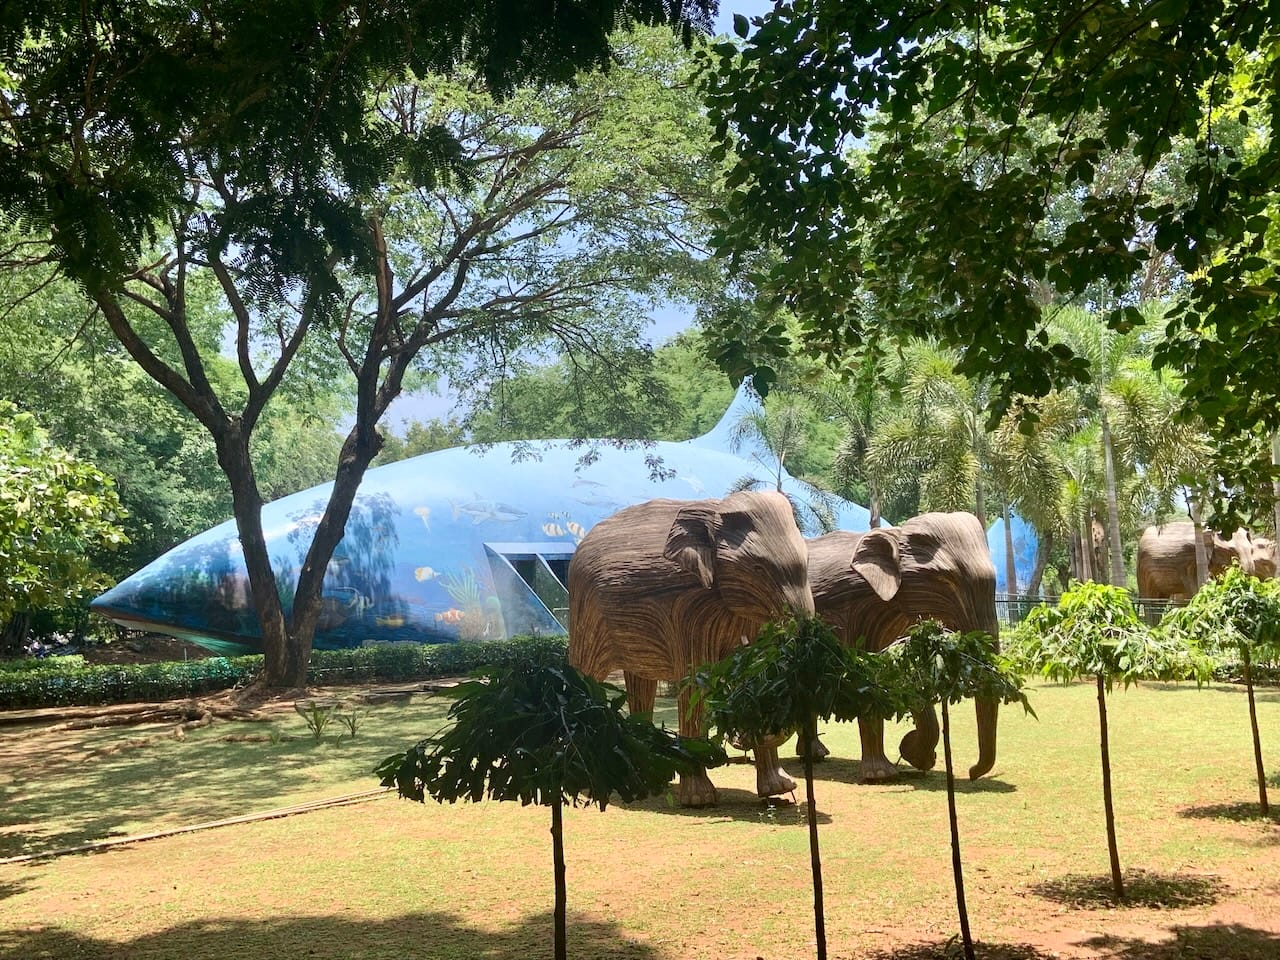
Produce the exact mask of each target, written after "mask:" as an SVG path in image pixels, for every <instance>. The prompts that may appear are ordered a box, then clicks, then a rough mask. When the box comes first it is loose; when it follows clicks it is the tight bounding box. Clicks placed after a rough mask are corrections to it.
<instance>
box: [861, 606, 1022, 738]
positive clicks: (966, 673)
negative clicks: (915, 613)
mask: <svg viewBox="0 0 1280 960" xmlns="http://www.w3.org/2000/svg"><path fill="white" fill-rule="evenodd" d="M884 656H885V657H887V658H888V659H889V661H890V662H891V663H892V664H893V667H894V669H895V671H896V674H897V677H896V682H897V684H898V685H899V686H900V687H901V688H902V689H903V690H904V691H908V692H909V695H910V696H911V697H914V698H915V699H916V701H917V702H916V703H914V704H912V703H908V704H907V706H906V709H905V710H903V709H899V711H898V714H897V715H898V716H900V717H901V716H905V715H906V714H907V713H909V712H910V711H911V709H912V708H913V707H917V708H918V707H921V706H927V705H929V704H933V703H940V702H942V701H944V700H945V701H946V702H947V703H958V702H959V701H961V700H963V699H966V698H970V697H985V698H988V699H991V700H995V701H998V702H999V703H1020V704H1022V708H1023V710H1025V711H1026V712H1027V713H1029V714H1031V715H1032V716H1035V711H1034V710H1032V709H1031V704H1030V702H1029V701H1028V700H1027V695H1026V694H1025V693H1024V692H1023V691H1022V674H1021V671H1019V670H1018V669H1017V667H1016V666H1015V664H1014V662H1013V661H1012V660H1011V659H1010V658H1008V657H1006V656H1003V655H1001V653H1000V651H999V649H998V646H997V644H996V641H995V638H994V637H992V636H990V635H989V634H986V633H983V632H981V631H969V632H966V633H955V632H953V631H951V630H948V629H947V628H946V627H944V626H943V625H942V624H940V623H938V622H937V621H936V620H924V621H921V622H920V623H917V624H914V625H913V626H912V627H911V628H910V629H909V630H908V631H907V635H906V636H905V637H903V638H902V639H900V640H898V641H897V642H896V643H893V644H891V645H890V646H889V647H888V648H887V649H886V650H885V651H884Z"/></svg>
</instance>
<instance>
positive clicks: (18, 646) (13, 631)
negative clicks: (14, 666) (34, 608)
mask: <svg viewBox="0 0 1280 960" xmlns="http://www.w3.org/2000/svg"><path fill="white" fill-rule="evenodd" d="M30 629H31V614H30V613H29V612H27V611H25V610H24V611H19V612H18V613H15V614H14V615H13V616H11V617H10V618H9V619H8V621H7V622H6V623H5V624H4V626H3V627H0V657H16V656H18V655H19V654H20V653H21V652H22V648H23V647H24V646H26V643H27V633H28V631H30Z"/></svg>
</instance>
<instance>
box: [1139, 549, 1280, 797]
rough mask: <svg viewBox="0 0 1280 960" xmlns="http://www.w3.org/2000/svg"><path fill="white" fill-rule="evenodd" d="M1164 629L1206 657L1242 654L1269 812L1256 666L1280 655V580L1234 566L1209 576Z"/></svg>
mask: <svg viewBox="0 0 1280 960" xmlns="http://www.w3.org/2000/svg"><path fill="white" fill-rule="evenodd" d="M1160 629H1161V630H1162V631H1163V632H1164V633H1165V634H1166V636H1168V637H1169V638H1171V639H1172V640H1174V641H1175V642H1176V641H1181V642H1183V643H1187V644H1190V645H1192V646H1194V647H1195V648H1196V649H1198V650H1202V651H1204V653H1205V654H1206V655H1209V656H1214V655H1221V654H1223V653H1227V652H1231V653H1235V654H1237V655H1238V656H1239V657H1240V666H1241V669H1242V671H1243V674H1244V685H1245V689H1246V691H1247V692H1248V695H1249V727H1250V731H1251V732H1252V734H1253V762H1254V766H1255V767H1256V769H1257V774H1258V806H1259V807H1260V808H1261V810H1262V815H1263V816H1264V817H1265V816H1268V815H1269V814H1270V809H1271V808H1270V806H1269V805H1268V803H1267V775H1266V772H1265V770H1264V769H1263V766H1262V740H1261V738H1260V737H1259V736H1258V711H1257V707H1256V706H1255V704H1254V698H1253V670H1252V667H1253V663H1254V661H1255V660H1257V659H1263V658H1265V657H1269V656H1276V655H1277V654H1280V582H1277V581H1275V580H1266V581H1263V580H1259V579H1258V578H1257V577H1253V576H1250V575H1249V574H1247V573H1245V572H1244V571H1243V570H1241V569H1240V568H1239V567H1237V566H1232V567H1231V568H1230V569H1229V570H1227V572H1226V573H1224V574H1223V575H1222V576H1221V577H1220V578H1218V579H1216V580H1210V581H1209V582H1208V583H1206V584H1205V585H1204V586H1203V587H1201V588H1200V589H1199V590H1198V591H1196V594H1195V596H1193V597H1192V598H1191V601H1190V602H1189V603H1188V604H1187V605H1186V606H1185V607H1183V608H1182V609H1180V610H1172V611H1170V612H1169V613H1167V614H1165V616H1164V618H1163V619H1162V620H1161V621H1160Z"/></svg>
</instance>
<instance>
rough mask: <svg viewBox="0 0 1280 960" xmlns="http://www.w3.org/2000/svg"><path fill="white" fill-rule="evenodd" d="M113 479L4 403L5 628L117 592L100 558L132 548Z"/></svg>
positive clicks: (1, 544) (0, 558)
mask: <svg viewBox="0 0 1280 960" xmlns="http://www.w3.org/2000/svg"><path fill="white" fill-rule="evenodd" d="M123 519H124V510H123V508H122V507H121V506H120V501H119V499H118V498H117V497H116V493H115V489H114V486H113V484H112V482H111V479H110V478H109V477H107V476H106V475H105V474H104V473H102V472H101V471H100V470H98V469H97V468H95V467H94V466H92V465H91V464H88V463H83V462H80V461H78V460H76V459H75V458H74V457H72V456H71V455H70V454H69V453H67V452H66V451H64V450H60V449H58V448H56V447H54V446H52V445H50V444H49V442H48V440H47V438H46V437H45V434H44V432H43V431H42V430H40V428H39V427H38V426H37V425H36V421H35V418H34V417H32V416H31V415H30V414H27V413H19V412H18V410H17V408H15V407H14V406H13V405H12V404H9V403H5V402H2V401H0V624H2V623H4V622H5V621H7V620H8V618H9V617H10V616H12V615H13V614H14V613H18V612H25V611H33V610H40V609H57V608H61V607H63V606H65V605H66V604H68V603H69V602H71V601H74V600H78V599H79V598H80V597H82V596H83V595H84V594H86V593H89V592H91V591H95V590H100V589H102V588H104V587H106V586H108V585H109V578H107V577H106V576H105V575H104V574H102V573H101V572H100V571H99V570H98V569H97V567H96V565H95V564H94V563H93V555H94V553H95V552H98V551H102V550H113V549H115V548H116V547H118V546H120V545H121V544H122V543H125V542H127V541H126V538H125V536H124V534H123V532H122V531H121V529H120V522H121V521H122V520H123Z"/></svg>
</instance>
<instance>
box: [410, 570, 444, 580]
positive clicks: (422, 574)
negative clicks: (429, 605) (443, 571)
mask: <svg viewBox="0 0 1280 960" xmlns="http://www.w3.org/2000/svg"><path fill="white" fill-rule="evenodd" d="M438 576H440V574H439V573H437V572H436V571H435V570H432V569H431V568H430V567H415V568H414V571H413V579H415V580H417V581H418V582H419V583H426V582H427V581H428V580H434V579H435V578H436V577H438Z"/></svg>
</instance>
